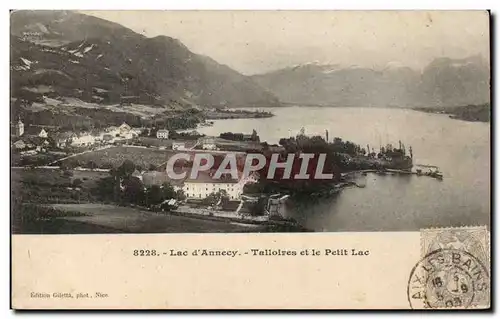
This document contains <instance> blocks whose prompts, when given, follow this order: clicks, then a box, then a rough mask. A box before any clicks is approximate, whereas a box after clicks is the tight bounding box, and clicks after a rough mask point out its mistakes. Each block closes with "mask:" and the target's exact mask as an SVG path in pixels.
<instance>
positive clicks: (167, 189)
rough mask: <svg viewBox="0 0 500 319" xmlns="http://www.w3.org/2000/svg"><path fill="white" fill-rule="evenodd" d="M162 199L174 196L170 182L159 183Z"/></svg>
mask: <svg viewBox="0 0 500 319" xmlns="http://www.w3.org/2000/svg"><path fill="white" fill-rule="evenodd" d="M161 190H162V196H163V200H165V199H172V198H176V195H177V194H176V192H175V190H174V187H173V186H172V185H171V184H170V183H163V185H161Z"/></svg>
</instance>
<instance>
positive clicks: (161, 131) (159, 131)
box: [157, 130, 169, 133]
mask: <svg viewBox="0 0 500 319" xmlns="http://www.w3.org/2000/svg"><path fill="white" fill-rule="evenodd" d="M168 132H169V130H158V132H157V133H168Z"/></svg>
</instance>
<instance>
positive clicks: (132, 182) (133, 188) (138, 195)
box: [122, 176, 144, 204]
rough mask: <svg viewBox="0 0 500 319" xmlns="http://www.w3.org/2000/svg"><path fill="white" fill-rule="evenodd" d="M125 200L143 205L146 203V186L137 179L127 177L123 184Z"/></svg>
mask: <svg viewBox="0 0 500 319" xmlns="http://www.w3.org/2000/svg"><path fill="white" fill-rule="evenodd" d="M122 185H123V199H124V200H125V201H126V202H129V203H134V204H142V203H143V202H144V185H143V184H142V182H141V180H140V179H138V178H137V177H131V176H129V177H127V178H125V179H124V180H123V182H122Z"/></svg>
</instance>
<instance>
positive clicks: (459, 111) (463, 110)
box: [412, 104, 491, 123]
mask: <svg viewBox="0 0 500 319" xmlns="http://www.w3.org/2000/svg"><path fill="white" fill-rule="evenodd" d="M412 110H415V111H420V112H425V113H433V114H447V115H449V117H450V118H451V119H455V120H463V121H468V122H483V123H488V122H490V121H491V107H490V105H489V104H481V105H466V106H454V107H417V108H412Z"/></svg>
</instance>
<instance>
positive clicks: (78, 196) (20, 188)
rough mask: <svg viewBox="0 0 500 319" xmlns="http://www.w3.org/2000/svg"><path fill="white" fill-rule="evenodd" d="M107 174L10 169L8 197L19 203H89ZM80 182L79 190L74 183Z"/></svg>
mask: <svg viewBox="0 0 500 319" xmlns="http://www.w3.org/2000/svg"><path fill="white" fill-rule="evenodd" d="M107 175H108V173H107V172H92V171H76V170H75V171H71V172H70V173H64V172H63V171H61V170H59V169H47V168H36V169H26V168H13V169H11V196H12V199H13V200H16V201H18V202H23V203H27V202H32V203H73V202H87V201H92V200H93V198H92V196H91V194H90V190H91V189H92V188H93V187H94V186H95V183H96V181H97V180H99V179H101V178H103V177H106V176H107ZM77 179H79V180H80V181H81V184H80V185H79V186H78V189H75V188H74V187H73V182H74V181H75V180H77Z"/></svg>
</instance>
